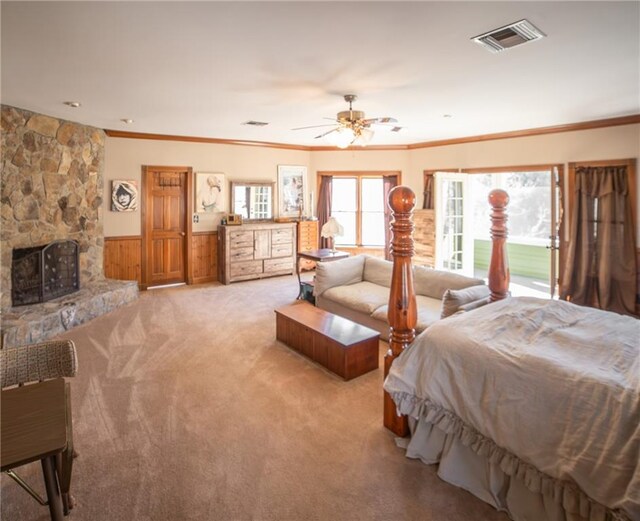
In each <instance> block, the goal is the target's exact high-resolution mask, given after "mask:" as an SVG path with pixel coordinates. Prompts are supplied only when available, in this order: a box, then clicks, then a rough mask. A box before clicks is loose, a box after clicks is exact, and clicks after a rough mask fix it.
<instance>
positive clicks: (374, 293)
mask: <svg viewBox="0 0 640 521" xmlns="http://www.w3.org/2000/svg"><path fill="white" fill-rule="evenodd" d="M322 297H323V298H325V299H327V300H332V301H333V302H337V303H338V304H341V305H343V306H345V307H347V308H349V309H353V310H355V311H360V312H362V313H366V314H368V315H370V314H371V313H373V312H374V311H375V310H376V309H378V308H379V307H380V306H384V305H385V304H386V303H387V302H389V288H385V287H384V286H379V285H378V284H373V283H371V282H357V283H356V284H350V285H348V286H336V287H334V288H329V289H328V290H326V291H325V292H324V293H323V294H322Z"/></svg>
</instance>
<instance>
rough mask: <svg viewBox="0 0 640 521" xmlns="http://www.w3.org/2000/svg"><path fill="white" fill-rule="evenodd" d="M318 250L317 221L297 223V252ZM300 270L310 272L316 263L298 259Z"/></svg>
mask: <svg viewBox="0 0 640 521" xmlns="http://www.w3.org/2000/svg"><path fill="white" fill-rule="evenodd" d="M317 249H318V221H299V222H298V251H312V250H317ZM299 262H300V269H303V270H312V269H314V268H315V267H316V263H315V262H313V261H312V260H308V259H300V261H299Z"/></svg>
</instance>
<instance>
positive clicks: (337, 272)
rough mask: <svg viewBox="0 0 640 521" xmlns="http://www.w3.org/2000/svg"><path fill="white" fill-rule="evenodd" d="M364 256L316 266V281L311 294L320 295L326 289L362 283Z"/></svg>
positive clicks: (321, 263) (319, 263)
mask: <svg viewBox="0 0 640 521" xmlns="http://www.w3.org/2000/svg"><path fill="white" fill-rule="evenodd" d="M363 271H364V255H356V256H355V257H348V258H346V259H340V260H337V261H330V262H326V261H325V262H318V263H317V264H316V280H315V287H314V291H313V294H314V295H316V296H318V295H322V294H323V293H324V292H325V291H326V290H327V289H329V288H333V287H335V286H344V285H348V284H355V283H356V282H362V273H363Z"/></svg>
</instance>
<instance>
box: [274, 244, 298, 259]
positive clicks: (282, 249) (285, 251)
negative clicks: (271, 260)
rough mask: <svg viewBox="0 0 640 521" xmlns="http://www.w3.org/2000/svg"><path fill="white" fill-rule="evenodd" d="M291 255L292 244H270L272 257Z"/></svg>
mask: <svg viewBox="0 0 640 521" xmlns="http://www.w3.org/2000/svg"><path fill="white" fill-rule="evenodd" d="M292 255H293V244H291V243H288V244H272V245H271V256H272V257H291V256H292Z"/></svg>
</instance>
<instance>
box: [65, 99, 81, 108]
mask: <svg viewBox="0 0 640 521" xmlns="http://www.w3.org/2000/svg"><path fill="white" fill-rule="evenodd" d="M64 104H65V105H68V106H69V107H73V108H74V109H77V108H78V107H79V106H80V105H82V103H80V102H79V101H65V102H64Z"/></svg>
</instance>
